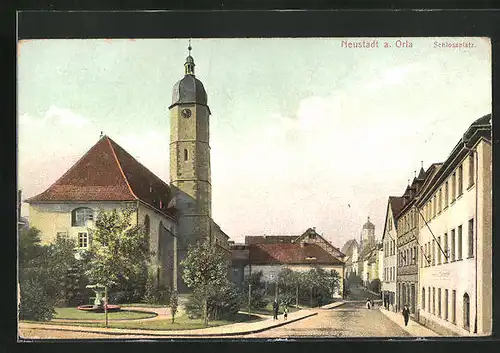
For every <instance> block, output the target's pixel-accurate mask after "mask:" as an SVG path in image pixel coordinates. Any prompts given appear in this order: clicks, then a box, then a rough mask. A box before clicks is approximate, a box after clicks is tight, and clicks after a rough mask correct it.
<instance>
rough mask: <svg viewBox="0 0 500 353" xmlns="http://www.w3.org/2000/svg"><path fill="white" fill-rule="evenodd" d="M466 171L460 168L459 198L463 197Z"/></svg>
mask: <svg viewBox="0 0 500 353" xmlns="http://www.w3.org/2000/svg"><path fill="white" fill-rule="evenodd" d="M463 176H464V169H463V167H462V165H460V166H459V167H458V196H460V195H462V192H463V186H464V179H463Z"/></svg>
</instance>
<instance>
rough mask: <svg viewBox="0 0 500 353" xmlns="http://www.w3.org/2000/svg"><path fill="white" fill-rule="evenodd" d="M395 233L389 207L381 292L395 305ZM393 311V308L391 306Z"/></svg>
mask: <svg viewBox="0 0 500 353" xmlns="http://www.w3.org/2000/svg"><path fill="white" fill-rule="evenodd" d="M397 236H398V235H397V231H396V219H395V218H394V216H393V213H392V208H391V207H390V205H389V211H388V219H386V234H385V236H384V238H383V246H384V247H383V249H384V260H383V273H384V278H383V281H382V292H385V293H386V294H389V293H391V295H392V297H391V299H393V303H392V304H395V298H396V295H397V293H396V289H397V287H396V279H397V269H398V267H397V242H396V239H397ZM393 309H394V310H395V309H396V308H395V306H393Z"/></svg>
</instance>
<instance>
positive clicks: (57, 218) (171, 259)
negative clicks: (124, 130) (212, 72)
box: [26, 46, 230, 293]
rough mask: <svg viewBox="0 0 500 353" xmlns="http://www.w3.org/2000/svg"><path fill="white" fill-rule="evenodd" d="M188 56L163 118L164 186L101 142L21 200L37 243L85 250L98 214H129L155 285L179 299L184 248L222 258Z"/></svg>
mask: <svg viewBox="0 0 500 353" xmlns="http://www.w3.org/2000/svg"><path fill="white" fill-rule="evenodd" d="M188 49H189V55H188V57H187V58H186V62H185V64H184V77H183V78H182V79H181V80H179V81H178V82H177V83H175V85H174V87H173V92H172V103H171V105H170V106H169V111H170V184H167V183H166V182H164V181H163V180H161V179H160V178H158V177H157V176H156V175H154V174H153V173H152V172H150V171H149V170H148V169H147V168H146V167H144V166H143V165H142V164H141V163H139V162H138V161H137V160H136V159H135V158H134V157H132V156H131V155H130V154H129V153H128V152H126V151H125V149H123V148H122V147H121V146H119V145H118V144H117V143H116V142H114V141H113V140H112V139H111V138H110V137H108V136H101V138H100V139H99V141H98V142H97V143H96V144H95V145H94V146H93V147H92V148H90V150H89V151H88V152H87V153H86V154H85V155H84V156H83V157H82V158H81V159H80V160H79V161H78V162H76V163H75V165H73V166H72V167H71V168H70V169H69V170H68V171H67V172H66V173H64V175H63V176H61V177H60V178H59V179H58V180H57V181H56V182H55V183H54V184H52V185H51V186H50V187H49V188H48V189H47V190H45V191H44V192H42V193H41V194H38V195H36V196H34V197H31V198H29V199H28V200H26V202H27V203H29V205H30V210H29V215H30V226H32V227H36V228H38V229H39V230H40V231H41V234H42V242H44V243H47V242H51V241H53V240H54V239H56V237H59V236H63V237H71V238H73V239H75V240H76V242H77V244H78V247H79V248H81V249H84V248H88V247H90V246H92V236H91V233H92V227H93V220H94V219H95V218H96V217H97V214H98V211H99V210H100V209H103V210H111V209H118V210H120V209H124V208H130V207H132V208H133V209H134V213H133V216H132V217H133V219H132V223H133V224H143V225H144V227H145V229H146V231H147V232H148V233H149V235H150V246H151V250H152V251H153V252H154V254H155V255H154V259H152V262H151V266H152V267H153V268H155V269H156V273H157V279H158V284H159V285H160V284H161V285H164V286H166V287H169V288H173V289H177V290H178V291H179V292H181V293H182V292H186V291H187V287H186V286H185V285H184V284H183V281H182V277H181V271H182V269H181V268H180V266H179V264H180V262H181V261H182V260H183V259H184V257H185V255H186V252H187V250H188V247H189V245H191V244H195V243H196V242H197V241H199V240H208V241H210V242H212V243H214V244H216V245H217V246H219V247H220V248H221V249H223V250H224V251H225V252H227V254H228V257H229V256H230V253H229V242H228V239H229V237H228V236H227V235H226V234H225V233H224V232H223V231H222V230H221V228H220V227H219V226H218V225H217V224H216V223H215V221H214V220H213V219H212V186H211V176H210V174H211V171H210V122H209V118H210V108H209V107H208V104H207V101H208V100H207V93H206V91H205V88H204V86H203V84H202V82H201V81H200V80H199V79H198V78H196V77H195V63H194V59H193V57H192V56H191V49H192V48H191V46H189V48H188Z"/></svg>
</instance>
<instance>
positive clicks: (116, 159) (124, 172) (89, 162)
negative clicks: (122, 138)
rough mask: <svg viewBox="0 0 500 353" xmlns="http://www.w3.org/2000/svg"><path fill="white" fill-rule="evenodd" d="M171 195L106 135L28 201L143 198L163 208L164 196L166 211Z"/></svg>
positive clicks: (165, 187) (164, 208)
mask: <svg viewBox="0 0 500 353" xmlns="http://www.w3.org/2000/svg"><path fill="white" fill-rule="evenodd" d="M150 187H151V188H152V192H150ZM170 198H171V192H170V187H169V186H168V185H167V184H166V183H165V182H163V181H162V180H161V179H160V178H158V177H157V176H156V175H154V174H153V173H152V172H151V171H149V170H148V169H147V168H146V167H144V166H143V165H142V164H141V163H139V162H138V161H137V160H136V159H135V158H134V157H132V156H131V155H130V154H129V153H127V152H126V151H125V150H124V149H123V148H122V147H120V146H119V145H118V144H117V143H116V142H114V141H113V140H112V139H110V138H109V137H107V136H104V137H102V138H101V139H100V140H99V141H98V142H97V143H96V144H95V145H94V146H92V148H91V149H90V150H89V151H88V152H87V153H86V154H85V155H84V156H83V157H82V158H80V160H78V161H77V162H76V163H75V164H74V165H73V166H72V167H71V168H70V169H69V170H68V171H67V172H66V173H64V174H63V176H61V177H60V178H59V179H58V180H57V181H56V182H55V183H54V184H52V185H51V186H50V187H49V188H48V189H47V190H45V191H44V192H42V193H41V194H38V195H36V196H34V197H32V198H30V199H28V200H26V202H28V203H36V202H43V201H134V200H141V201H143V202H145V203H147V204H149V205H151V206H153V207H155V208H157V209H160V200H161V201H162V206H163V208H162V211H164V212H165V211H166V206H167V204H168V202H169V201H170Z"/></svg>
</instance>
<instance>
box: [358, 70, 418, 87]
mask: <svg viewBox="0 0 500 353" xmlns="http://www.w3.org/2000/svg"><path fill="white" fill-rule="evenodd" d="M418 70H420V66H419V65H418V64H407V65H403V66H396V67H391V68H389V69H385V70H383V71H382V73H381V74H380V75H379V76H378V77H377V78H376V79H375V80H373V81H370V82H368V83H367V84H366V87H367V88H380V87H383V86H392V85H397V84H400V83H402V82H404V81H405V80H406V78H407V76H408V75H410V73H413V72H416V71H418Z"/></svg>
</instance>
